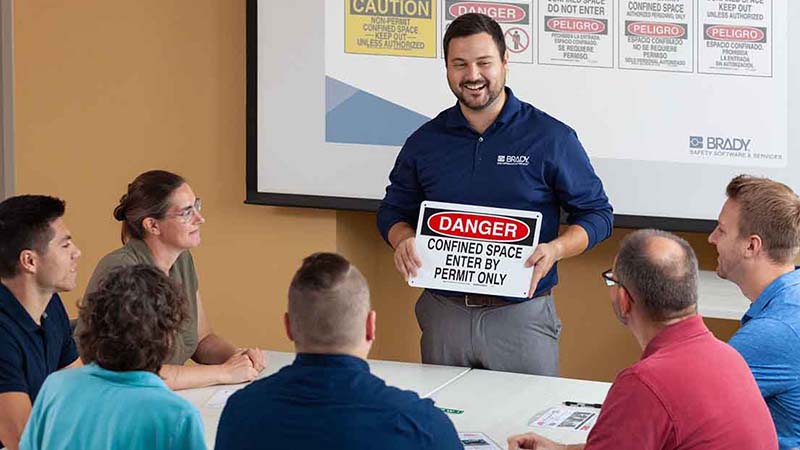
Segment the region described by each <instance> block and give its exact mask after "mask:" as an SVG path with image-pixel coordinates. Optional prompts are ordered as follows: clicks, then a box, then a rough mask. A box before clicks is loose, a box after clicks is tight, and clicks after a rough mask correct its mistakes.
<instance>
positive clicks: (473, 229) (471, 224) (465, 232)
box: [428, 212, 531, 242]
mask: <svg viewBox="0 0 800 450" xmlns="http://www.w3.org/2000/svg"><path fill="white" fill-rule="evenodd" d="M428 228H430V229H431V230H433V231H435V232H437V233H439V234H443V235H445V236H449V237H455V238H467V239H484V240H487V241H497V242H516V241H521V240H523V239H525V238H526V237H528V235H529V234H530V232H531V229H530V227H529V226H528V225H527V224H526V223H525V222H523V221H521V220H517V219H512V218H510V217H500V216H492V215H488V214H477V213H466V212H440V213H436V214H433V215H432V216H430V217H428Z"/></svg>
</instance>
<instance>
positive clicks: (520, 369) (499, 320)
mask: <svg viewBox="0 0 800 450" xmlns="http://www.w3.org/2000/svg"><path fill="white" fill-rule="evenodd" d="M415 312H416V315H417V321H418V322H419V327H420V329H421V330H422V341H421V343H420V347H421V350H422V362H423V363H426V364H442V365H448V366H463V367H473V368H477V369H489V370H502V371H506V372H517V373H527V374H533V375H548V376H558V338H559V336H560V335H561V321H560V320H559V319H558V315H557V314H556V309H555V305H553V296H552V295H547V296H542V297H536V298H533V299H530V300H528V301H525V302H521V303H509V304H508V305H503V306H481V307H468V306H466V305H464V303H463V300H462V302H461V303H460V304H459V303H458V302H456V301H454V300H453V299H452V298H448V297H445V296H442V295H438V294H435V293H433V292H431V291H428V290H425V291H424V292H423V293H422V295H421V296H420V297H419V300H417V305H416V307H415Z"/></svg>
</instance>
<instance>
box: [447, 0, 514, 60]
mask: <svg viewBox="0 0 800 450" xmlns="http://www.w3.org/2000/svg"><path fill="white" fill-rule="evenodd" d="M478 33H487V34H489V36H491V37H492V40H493V41H494V43H495V45H496V46H497V51H498V52H500V59H503V56H505V54H506V38H505V37H504V36H503V29H502V28H500V24H498V23H497V22H496V21H495V20H494V19H492V18H491V17H489V16H487V15H485V14H480V13H468V14H464V15H462V16H458V18H456V20H454V21H453V22H452V23H451V24H450V25H448V26H447V31H445V33H444V39H443V40H442V45H443V46H444V61H445V64H447V53H448V51H449V48H448V47H450V41H451V40H453V39H454V38H460V37H467V36H472V35H473V34H478Z"/></svg>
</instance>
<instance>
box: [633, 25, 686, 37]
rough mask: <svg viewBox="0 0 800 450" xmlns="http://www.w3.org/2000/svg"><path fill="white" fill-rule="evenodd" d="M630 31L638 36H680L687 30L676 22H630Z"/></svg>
mask: <svg viewBox="0 0 800 450" xmlns="http://www.w3.org/2000/svg"><path fill="white" fill-rule="evenodd" d="M627 28H628V33H630V34H633V35H636V36H648V37H663V38H678V37H683V36H684V34H686V30H685V29H684V28H683V27H682V26H680V25H678V24H675V23H659V22H630V23H629V24H628V27H627Z"/></svg>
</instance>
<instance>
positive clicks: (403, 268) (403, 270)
mask: <svg viewBox="0 0 800 450" xmlns="http://www.w3.org/2000/svg"><path fill="white" fill-rule="evenodd" d="M394 266H395V267H396V268H397V270H398V271H399V272H400V274H402V275H403V279H404V280H406V281H408V279H409V278H411V277H415V276H417V269H418V268H420V267H422V260H421V259H419V255H417V246H416V243H415V240H414V237H413V236H412V237H409V238H405V239H404V240H402V241H400V243H399V244H397V247H396V248H395V249H394Z"/></svg>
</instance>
